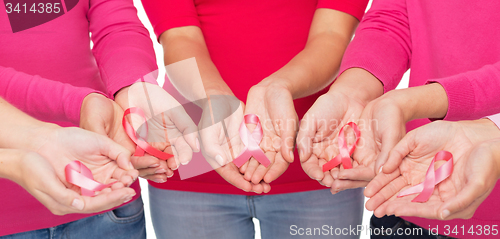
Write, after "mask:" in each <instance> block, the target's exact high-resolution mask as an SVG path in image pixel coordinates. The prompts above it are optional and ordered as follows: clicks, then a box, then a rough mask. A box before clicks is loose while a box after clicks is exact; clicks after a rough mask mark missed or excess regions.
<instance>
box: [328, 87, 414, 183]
mask: <svg viewBox="0 0 500 239" xmlns="http://www.w3.org/2000/svg"><path fill="white" fill-rule="evenodd" d="M392 95H393V94H391V93H387V94H385V95H383V96H381V97H379V98H377V99H375V100H373V101H371V102H370V103H368V105H367V106H366V107H365V108H364V109H363V112H362V113H361V117H360V119H359V122H358V127H359V129H360V133H361V136H360V141H359V143H358V145H357V147H356V150H355V151H354V154H353V159H354V163H353V168H351V169H344V170H341V171H340V172H339V174H338V178H339V179H341V180H335V182H334V184H333V185H332V190H333V191H336V192H338V191H340V190H342V189H348V188H351V187H350V186H349V185H353V186H356V187H364V186H366V185H367V184H368V183H369V182H370V181H371V180H372V179H373V178H374V177H375V175H376V173H378V171H379V169H380V167H381V166H382V164H383V163H384V162H385V161H386V160H387V158H388V156H389V152H390V151H391V149H392V148H393V147H394V146H395V145H396V144H397V143H398V142H399V140H401V138H403V136H404V135H405V134H406V126H405V125H406V118H405V114H404V111H403V108H402V107H401V106H400V104H399V103H400V102H398V99H397V98H395V97H393V96H392ZM350 182H352V183H350ZM354 182H356V183H354Z"/></svg>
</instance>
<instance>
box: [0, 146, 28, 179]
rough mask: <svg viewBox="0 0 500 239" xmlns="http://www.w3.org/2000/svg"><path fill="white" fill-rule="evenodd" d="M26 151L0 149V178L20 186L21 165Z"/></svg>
mask: <svg viewBox="0 0 500 239" xmlns="http://www.w3.org/2000/svg"><path fill="white" fill-rule="evenodd" d="M26 153H27V152H26V151H23V150H18V149H0V164H1V165H2V166H1V167H0V178H6V179H9V180H12V181H14V182H15V183H17V184H20V182H21V180H22V163H23V158H24V157H25V155H26Z"/></svg>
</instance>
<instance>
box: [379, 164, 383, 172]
mask: <svg viewBox="0 0 500 239" xmlns="http://www.w3.org/2000/svg"><path fill="white" fill-rule="evenodd" d="M382 169H384V165H382V166H380V169H379V170H378V173H381V172H382Z"/></svg>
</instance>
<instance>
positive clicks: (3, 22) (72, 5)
mask: <svg viewBox="0 0 500 239" xmlns="http://www.w3.org/2000/svg"><path fill="white" fill-rule="evenodd" d="M6 2H8V1H6ZM56 2H58V1H56ZM59 3H60V2H59ZM64 3H65V8H66V9H64V8H62V6H61V5H59V7H60V8H61V10H60V13H59V15H60V16H59V17H57V18H55V19H53V20H51V21H48V22H46V23H43V24H41V25H38V26H33V27H31V28H28V29H25V30H22V31H18V30H19V27H22V26H20V24H21V25H22V24H24V23H35V22H37V21H38V20H40V19H43V17H48V18H50V17H51V15H50V14H46V15H43V16H42V17H39V15H36V14H35V16H32V15H33V14H32V15H29V14H25V16H26V17H25V18H24V19H21V20H22V21H21V22H19V21H18V20H15V19H12V17H19V16H20V15H16V16H12V15H11V19H9V15H8V14H7V13H6V11H7V10H8V9H6V5H4V4H0V79H1V80H0V96H2V97H3V98H5V99H6V100H8V101H9V102H10V103H12V104H13V105H15V106H17V107H18V108H20V109H21V110H23V111H25V112H27V113H29V114H30V115H32V116H34V117H36V118H38V119H41V120H45V121H50V122H57V123H59V124H60V125H62V126H77V125H78V123H79V118H80V107H81V103H82V100H83V98H84V97H85V96H86V95H87V94H89V93H91V92H97V91H100V92H104V93H105V94H106V95H108V96H110V97H112V96H113V94H114V93H116V92H117V91H118V90H119V89H121V88H123V87H125V86H128V85H131V84H132V83H134V82H135V81H136V80H138V79H139V78H141V76H143V75H146V74H147V73H149V72H151V71H154V70H156V69H157V65H156V59H155V55H154V51H153V45H152V42H151V40H150V37H149V33H148V31H147V30H146V29H145V28H144V27H143V25H142V24H141V22H140V21H139V19H138V18H137V12H136V9H135V8H134V6H133V2H132V0H80V1H78V0H65V2H64ZM29 9H30V6H28V9H27V10H28V12H29ZM22 11H24V9H23V7H21V13H22ZM21 13H17V12H13V13H11V14H21ZM28 15H29V16H28ZM10 20H12V25H11V24H10V23H11V21H10ZM35 25H36V24H35ZM89 32H90V33H92V37H90V36H89ZM91 40H92V42H93V43H94V48H93V50H92V49H91V48H90V41H91ZM0 188H1V191H2V194H1V195H0V205H1V206H0V236H3V235H8V234H13V233H19V232H24V231H30V230H36V229H41V228H47V227H53V226H57V225H60V224H63V223H67V222H71V221H75V220H78V219H81V218H85V217H88V216H91V215H81V214H72V215H66V216H55V215H53V214H52V213H50V211H49V210H48V209H46V208H45V207H44V206H43V205H42V204H41V203H39V202H38V201H37V200H36V199H35V198H34V197H32V196H31V195H30V194H28V192H26V191H25V190H24V189H23V188H21V187H20V186H18V185H17V184H15V183H13V182H11V181H9V180H6V179H0ZM133 188H135V189H136V191H137V196H136V197H138V196H139V195H140V188H139V184H138V182H136V183H135V184H134V185H133Z"/></svg>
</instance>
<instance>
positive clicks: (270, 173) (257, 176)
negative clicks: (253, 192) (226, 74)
mask: <svg viewBox="0 0 500 239" xmlns="http://www.w3.org/2000/svg"><path fill="white" fill-rule="evenodd" d="M245 114H255V115H257V116H258V117H259V120H260V123H261V125H262V131H263V138H262V141H261V143H260V147H261V148H262V150H263V151H264V154H265V155H266V157H267V158H268V159H269V161H270V162H271V164H270V165H268V167H265V166H264V165H262V164H260V163H259V162H258V161H257V160H256V159H254V158H252V159H250V160H249V161H248V163H247V165H244V166H243V167H242V168H241V170H242V172H243V173H244V174H245V179H247V180H249V181H251V182H252V183H254V184H256V183H259V182H261V181H262V180H264V182H266V183H270V182H272V181H274V180H275V179H277V178H278V177H279V176H281V175H282V174H283V173H284V172H285V171H286V169H287V168H288V166H289V165H290V163H292V162H293V148H294V145H295V136H296V132H297V124H298V117H297V113H296V112H295V108H294V105H293V98H292V95H291V94H290V92H288V91H287V90H285V89H281V88H273V87H269V86H267V87H266V86H258V85H256V86H254V87H252V89H250V91H249V93H248V97H247V105H246V108H245ZM247 127H248V129H249V130H250V131H253V129H254V128H255V125H247Z"/></svg>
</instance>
